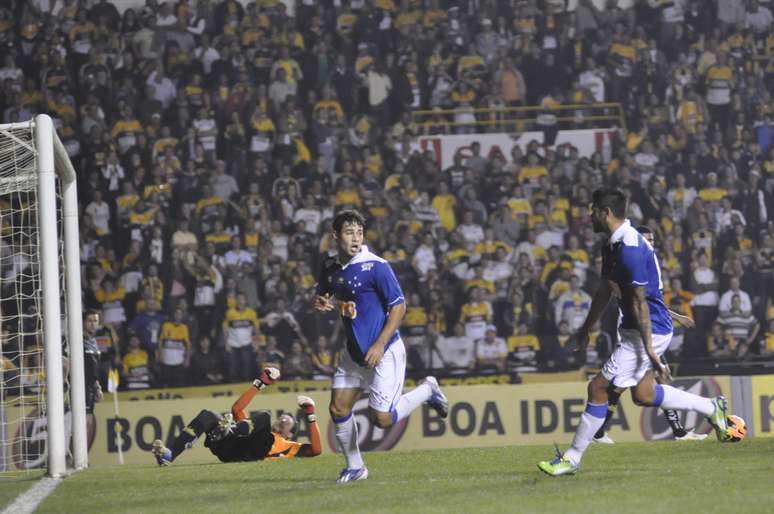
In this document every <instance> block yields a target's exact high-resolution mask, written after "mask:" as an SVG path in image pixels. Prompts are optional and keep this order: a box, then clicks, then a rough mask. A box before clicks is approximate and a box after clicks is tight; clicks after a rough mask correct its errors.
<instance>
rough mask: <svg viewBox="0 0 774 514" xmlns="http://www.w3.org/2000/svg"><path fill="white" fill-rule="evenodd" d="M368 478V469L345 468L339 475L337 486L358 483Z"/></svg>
mask: <svg viewBox="0 0 774 514" xmlns="http://www.w3.org/2000/svg"><path fill="white" fill-rule="evenodd" d="M366 478H368V468H360V469H349V468H344V469H342V470H341V474H339V478H337V479H336V483H337V484H345V483H347V482H356V481H358V480H365V479H366Z"/></svg>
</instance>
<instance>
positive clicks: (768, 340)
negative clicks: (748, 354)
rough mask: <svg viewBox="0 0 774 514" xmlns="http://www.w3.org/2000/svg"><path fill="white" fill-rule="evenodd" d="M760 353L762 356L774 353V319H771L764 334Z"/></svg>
mask: <svg viewBox="0 0 774 514" xmlns="http://www.w3.org/2000/svg"><path fill="white" fill-rule="evenodd" d="M760 354H761V355H762V356H771V355H773V354H774V319H770V320H769V322H768V328H767V329H766V334H764V336H763V338H762V339H761V343H760Z"/></svg>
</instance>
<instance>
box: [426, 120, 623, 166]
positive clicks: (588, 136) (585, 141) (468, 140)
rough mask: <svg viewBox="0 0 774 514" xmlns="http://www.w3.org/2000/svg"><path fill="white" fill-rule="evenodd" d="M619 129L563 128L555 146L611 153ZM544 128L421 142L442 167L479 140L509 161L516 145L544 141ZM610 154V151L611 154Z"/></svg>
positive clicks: (487, 152)
mask: <svg viewBox="0 0 774 514" xmlns="http://www.w3.org/2000/svg"><path fill="white" fill-rule="evenodd" d="M616 133H617V130H616V129H585V130H560V131H559V133H558V135H557V136H556V142H555V143H554V148H556V147H559V146H561V145H564V144H570V145H572V146H574V147H575V148H577V149H578V152H579V153H580V155H581V157H591V155H592V154H593V153H594V152H601V153H603V154H605V153H609V151H610V150H609V149H610V147H611V141H612V138H613V137H614V136H615V134H616ZM543 140H544V138H543V132H542V131H534V132H521V133H514V134H509V133H503V132H500V133H496V134H459V135H436V136H423V137H420V138H419V146H420V147H421V148H422V150H432V151H433V152H435V155H436V159H438V160H440V163H441V167H442V168H444V169H445V168H448V167H449V166H451V165H452V164H454V155H455V154H456V153H457V152H458V151H462V152H463V153H464V154H465V155H470V146H471V145H472V144H473V143H475V142H478V143H479V144H480V145H481V155H483V156H484V157H493V156H494V155H496V154H497V153H500V154H502V155H503V157H504V158H505V160H506V162H510V160H511V150H512V149H513V147H514V146H519V147H521V149H522V150H525V149H526V148H527V145H528V144H529V143H530V142H532V141H537V142H538V143H539V144H540V145H542V144H543ZM608 157H609V155H608Z"/></svg>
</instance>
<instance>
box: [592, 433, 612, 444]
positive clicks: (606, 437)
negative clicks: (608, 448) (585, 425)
mask: <svg viewBox="0 0 774 514" xmlns="http://www.w3.org/2000/svg"><path fill="white" fill-rule="evenodd" d="M592 441H593V442H595V443H600V444H615V441H613V439H612V438H611V437H610V435H609V434H608V433H607V432H605V433H604V434H602V437H595V438H594V439H592Z"/></svg>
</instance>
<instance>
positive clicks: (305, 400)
mask: <svg viewBox="0 0 774 514" xmlns="http://www.w3.org/2000/svg"><path fill="white" fill-rule="evenodd" d="M298 406H299V407H300V408H301V409H302V410H303V411H304V414H305V415H306V421H307V422H309V423H313V422H315V421H317V416H316V415H315V413H314V400H312V399H311V398H309V397H308V396H299V397H298Z"/></svg>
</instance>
